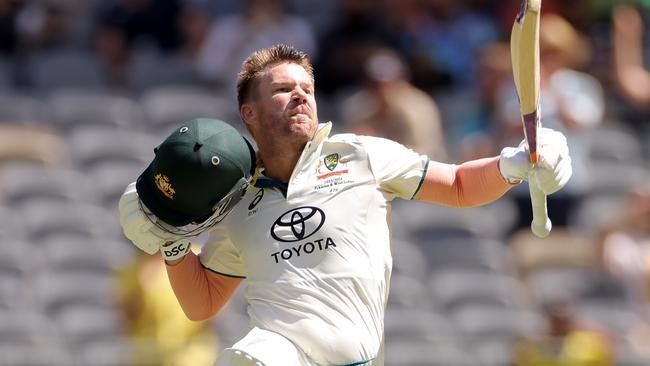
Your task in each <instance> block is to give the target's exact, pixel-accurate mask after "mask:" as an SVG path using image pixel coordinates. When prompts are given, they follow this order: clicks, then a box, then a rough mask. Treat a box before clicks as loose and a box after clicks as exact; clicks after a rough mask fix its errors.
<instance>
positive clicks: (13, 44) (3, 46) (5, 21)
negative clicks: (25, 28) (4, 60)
mask: <svg viewBox="0 0 650 366" xmlns="http://www.w3.org/2000/svg"><path fill="white" fill-rule="evenodd" d="M22 6H23V1H21V0H0V55H3V56H11V55H14V54H15V52H16V51H17V49H18V29H17V25H16V22H17V17H18V13H19V11H20V8H21V7H22Z"/></svg>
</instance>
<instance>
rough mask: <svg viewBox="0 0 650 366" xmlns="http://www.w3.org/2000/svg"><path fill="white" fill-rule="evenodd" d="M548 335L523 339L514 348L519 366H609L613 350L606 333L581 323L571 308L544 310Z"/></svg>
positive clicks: (611, 361) (578, 315)
mask: <svg viewBox="0 0 650 366" xmlns="http://www.w3.org/2000/svg"><path fill="white" fill-rule="evenodd" d="M544 313H545V316H546V318H547V321H548V326H549V332H548V334H546V335H544V336H542V337H540V338H539V339H524V340H522V341H521V342H519V344H517V346H516V347H515V354H514V359H515V364H516V365H518V366H610V365H614V362H613V350H612V346H611V344H610V339H609V336H608V334H607V332H606V331H605V330H604V329H601V328H600V327H599V326H598V325H596V324H591V323H589V322H588V321H586V320H585V319H582V318H581V316H580V314H579V313H577V310H576V309H575V308H574V307H573V306H572V305H570V304H559V303H558V304H548V305H546V306H545V308H544Z"/></svg>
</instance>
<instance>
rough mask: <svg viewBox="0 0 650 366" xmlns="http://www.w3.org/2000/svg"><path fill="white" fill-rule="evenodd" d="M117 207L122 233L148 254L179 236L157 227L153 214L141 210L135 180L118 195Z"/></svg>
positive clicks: (142, 206) (142, 207)
mask: <svg viewBox="0 0 650 366" xmlns="http://www.w3.org/2000/svg"><path fill="white" fill-rule="evenodd" d="M119 209H120V224H121V225H122V231H123V232H124V235H125V236H126V237H127V238H128V239H129V240H131V242H132V243H133V245H135V246H136V247H138V248H139V249H141V250H142V251H144V252H146V253H148V254H154V253H156V252H157V251H158V250H159V249H160V248H161V247H162V246H163V245H164V244H165V243H167V242H175V241H176V240H178V239H179V238H180V237H179V236H177V235H174V234H172V233H169V232H167V231H165V230H163V229H161V228H159V227H158V226H157V225H156V220H157V218H156V217H155V215H153V214H151V213H145V212H144V211H143V209H144V210H146V207H144V205H142V204H141V203H140V199H139V197H138V192H137V190H136V188H135V182H134V183H131V184H129V185H128V186H127V187H126V190H125V191H124V194H122V197H120V202H119Z"/></svg>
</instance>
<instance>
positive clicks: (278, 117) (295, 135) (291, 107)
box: [247, 63, 318, 144]
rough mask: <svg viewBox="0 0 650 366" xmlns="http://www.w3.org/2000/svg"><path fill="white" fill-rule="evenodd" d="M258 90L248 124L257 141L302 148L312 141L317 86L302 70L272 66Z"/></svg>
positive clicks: (292, 64)
mask: <svg viewBox="0 0 650 366" xmlns="http://www.w3.org/2000/svg"><path fill="white" fill-rule="evenodd" d="M256 89H257V90H255V91H253V93H254V94H253V95H254V96H253V100H252V101H251V102H250V103H247V104H249V106H250V108H251V111H252V113H251V117H252V118H250V119H249V121H248V122H249V126H250V128H251V131H252V133H253V136H254V137H255V139H256V140H260V139H264V138H273V139H274V140H275V139H283V140H285V141H286V142H292V143H293V142H295V143H297V144H299V143H305V142H307V141H309V140H310V139H311V138H312V136H313V135H314V132H315V131H316V129H317V127H318V116H317V109H316V100H315V97H314V83H313V81H312V79H311V77H310V76H309V74H308V73H307V71H305V69H304V68H303V67H302V66H300V65H298V64H294V63H283V64H279V65H276V66H272V67H270V68H268V69H267V70H266V72H264V73H263V74H262V76H261V77H260V78H259V79H258V81H257V85H256ZM286 139H289V141H287V140H286ZM259 142H260V141H258V144H259ZM278 142H279V141H278Z"/></svg>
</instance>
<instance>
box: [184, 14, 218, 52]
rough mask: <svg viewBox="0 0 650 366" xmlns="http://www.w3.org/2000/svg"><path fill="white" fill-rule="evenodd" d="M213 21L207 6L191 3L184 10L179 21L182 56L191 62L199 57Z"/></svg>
mask: <svg viewBox="0 0 650 366" xmlns="http://www.w3.org/2000/svg"><path fill="white" fill-rule="evenodd" d="M212 20H213V19H212V15H211V13H210V11H209V10H208V6H207V5H206V4H201V3H198V2H191V1H190V2H189V4H187V5H186V6H185V7H184V8H183V11H182V12H181V16H180V20H179V29H180V32H181V35H182V42H181V48H180V54H181V56H183V57H185V58H187V59H189V60H194V59H196V58H197V57H198V56H199V53H200V52H201V48H202V47H203V44H204V43H205V40H206V38H207V37H208V34H209V32H210V24H211V23H212Z"/></svg>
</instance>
